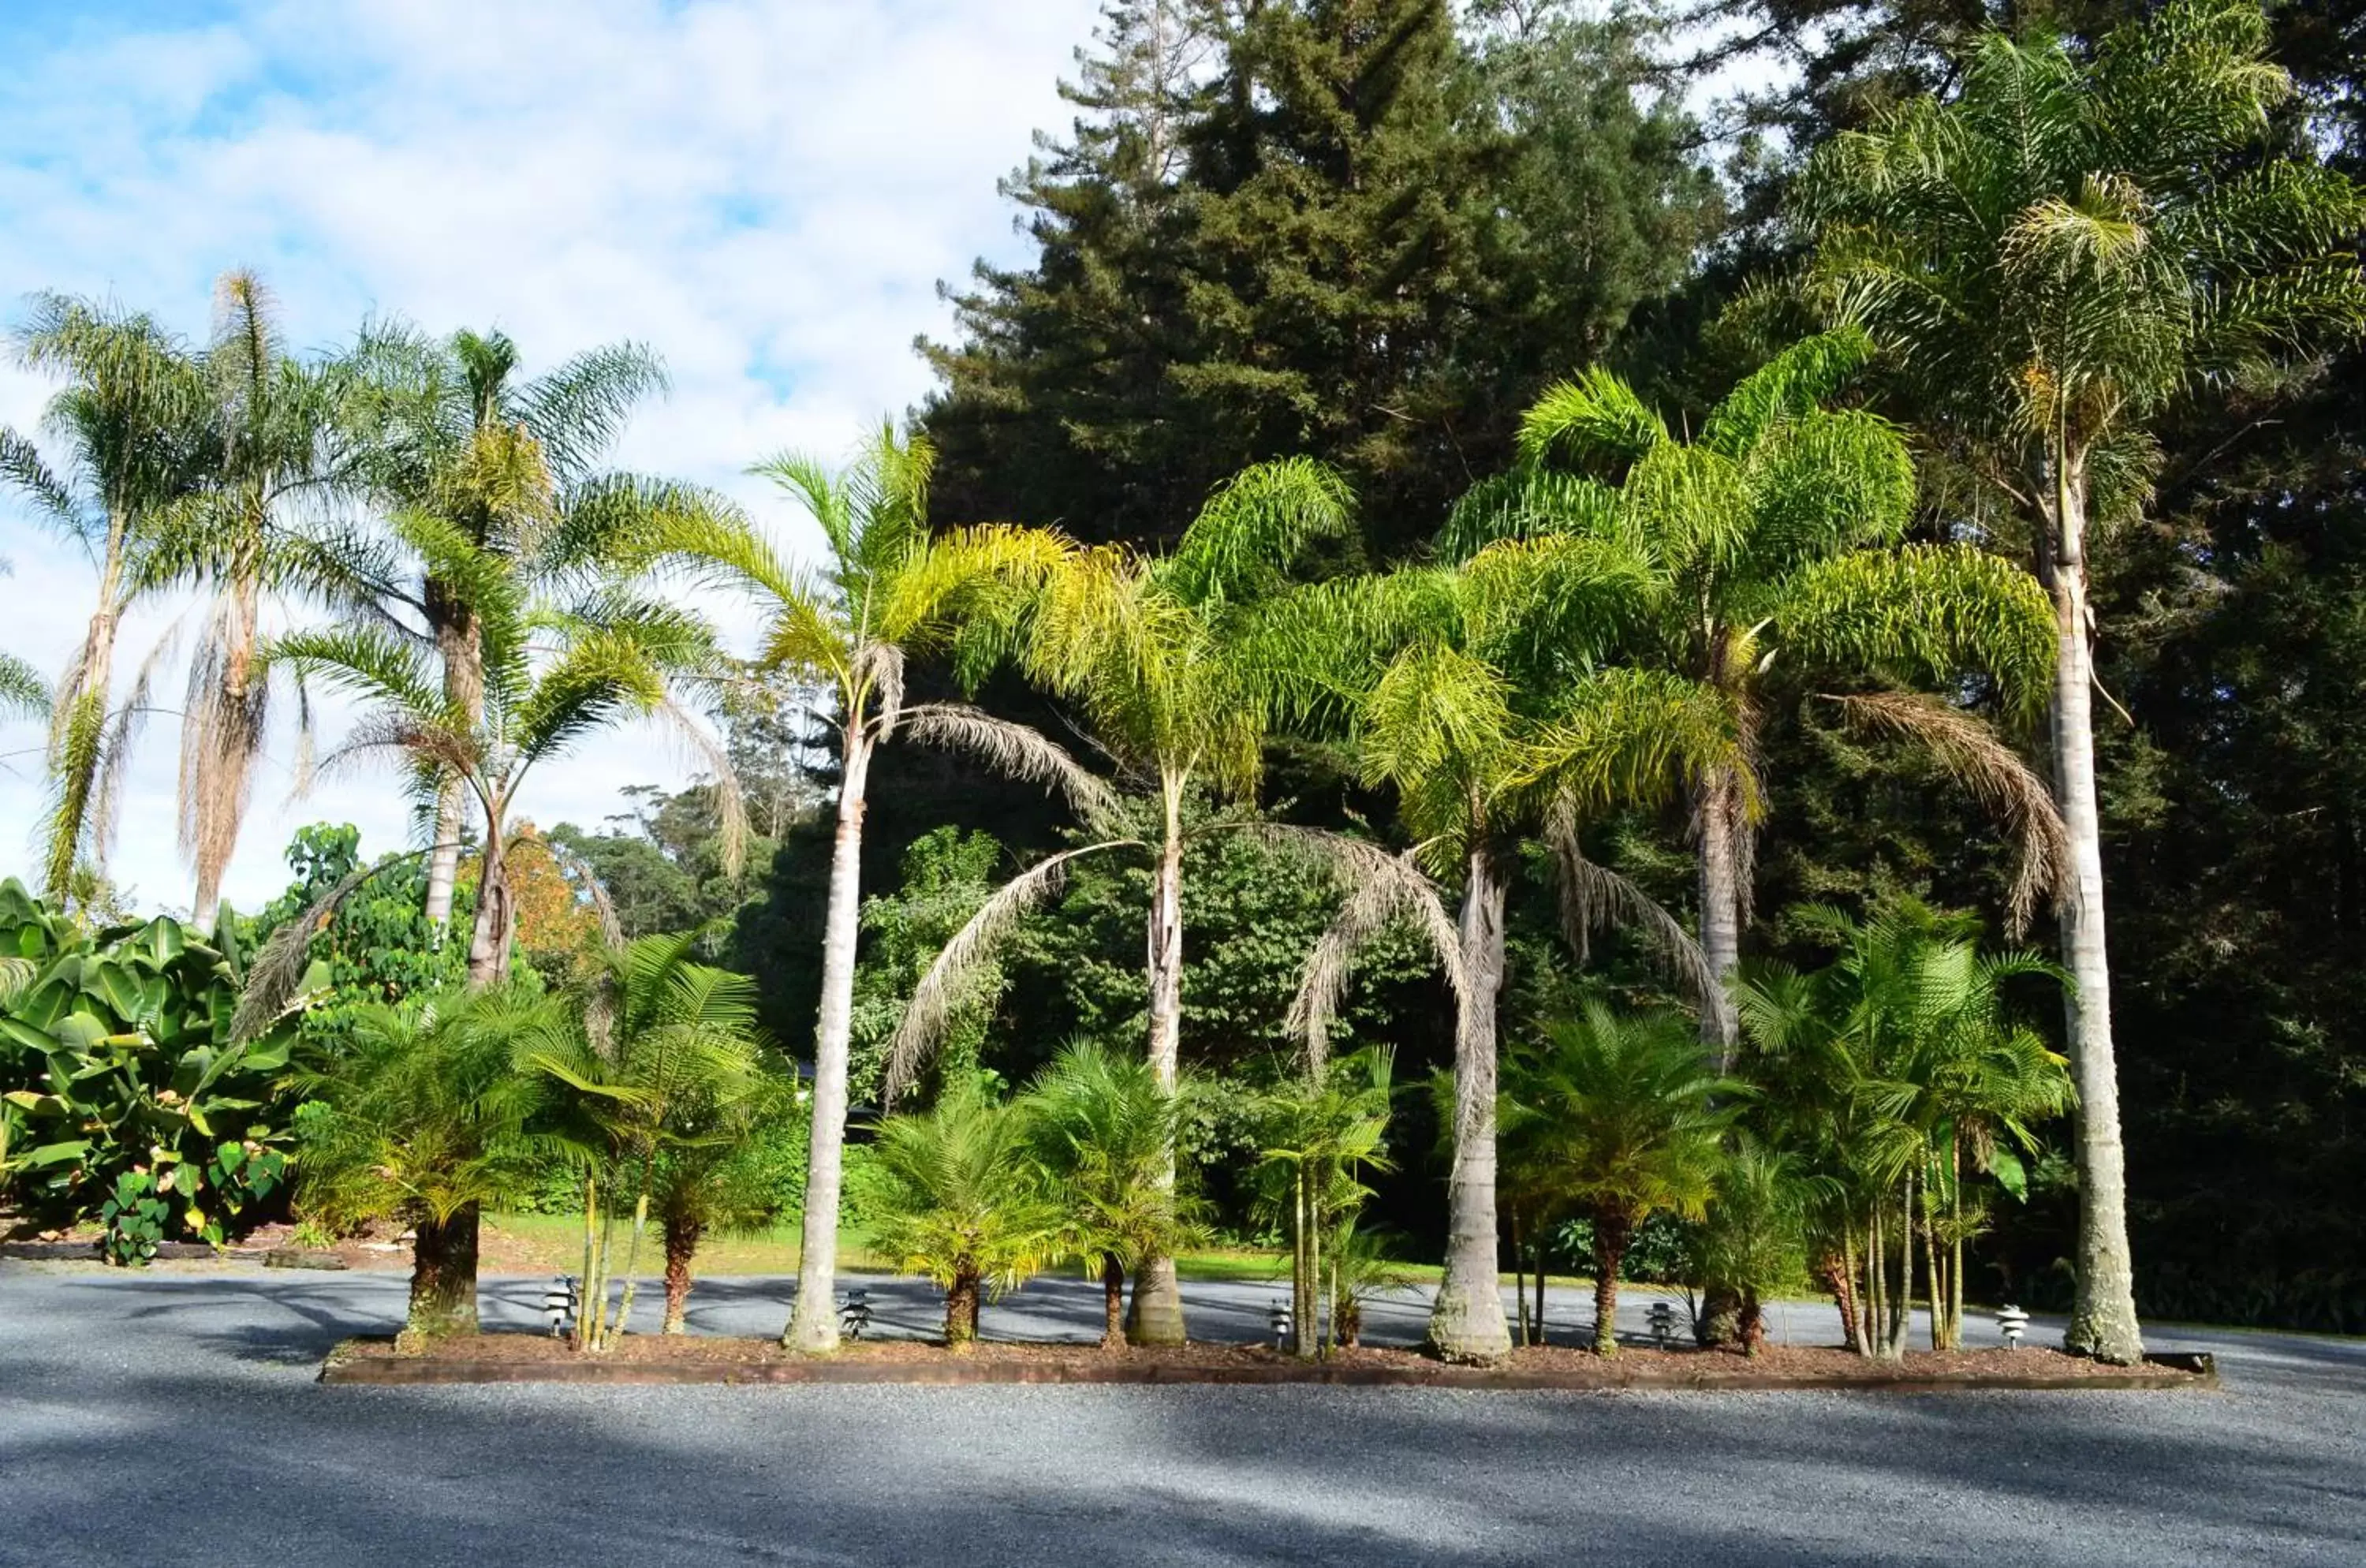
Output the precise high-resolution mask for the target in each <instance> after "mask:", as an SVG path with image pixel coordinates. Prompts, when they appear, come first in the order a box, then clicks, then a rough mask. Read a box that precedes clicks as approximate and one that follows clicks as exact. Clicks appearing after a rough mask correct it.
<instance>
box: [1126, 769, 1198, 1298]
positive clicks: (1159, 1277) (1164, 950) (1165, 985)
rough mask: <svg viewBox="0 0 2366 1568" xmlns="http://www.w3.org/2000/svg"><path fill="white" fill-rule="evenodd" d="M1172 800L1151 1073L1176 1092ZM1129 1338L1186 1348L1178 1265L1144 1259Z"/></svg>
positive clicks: (1175, 833)
mask: <svg viewBox="0 0 2366 1568" xmlns="http://www.w3.org/2000/svg"><path fill="white" fill-rule="evenodd" d="M1163 793H1164V795H1165V797H1166V841H1165V842H1164V843H1163V844H1162V845H1161V846H1160V848H1159V854H1158V878H1157V882H1156V885H1155V886H1154V887H1153V888H1152V890H1151V896H1150V931H1149V973H1150V1070H1151V1072H1152V1073H1153V1075H1155V1077H1157V1079H1158V1087H1159V1088H1160V1089H1164V1090H1165V1091H1166V1092H1167V1093H1169V1094H1172V1093H1174V1092H1175V1085H1176V1081H1177V1073H1178V1071H1179V1070H1180V1064H1181V1047H1182V1038H1183V794H1182V784H1181V781H1180V780H1178V779H1169V780H1168V781H1167V782H1166V785H1165V787H1164V791H1163ZM1158 1180H1159V1182H1160V1185H1161V1186H1163V1187H1164V1188H1166V1190H1169V1191H1171V1190H1174V1186H1175V1151H1174V1150H1173V1149H1172V1148H1171V1147H1170V1148H1169V1149H1168V1150H1167V1151H1166V1159H1165V1162H1164V1166H1163V1168H1162V1170H1161V1171H1160V1173H1159V1176H1158ZM1126 1335H1127V1337H1129V1338H1131V1339H1132V1341H1133V1342H1134V1343H1135V1344H1137V1345H1180V1344H1182V1343H1183V1341H1184V1338H1185V1330H1184V1325H1183V1291H1182V1286H1181V1283H1180V1282H1179V1281H1178V1280H1177V1279H1176V1276H1175V1260H1174V1259H1173V1258H1166V1257H1159V1256H1153V1257H1149V1258H1144V1259H1143V1260H1142V1262H1141V1264H1140V1266H1139V1267H1137V1268H1136V1269H1135V1270H1134V1275H1133V1308H1132V1315H1131V1316H1130V1317H1129V1318H1128V1319H1127V1322H1126Z"/></svg>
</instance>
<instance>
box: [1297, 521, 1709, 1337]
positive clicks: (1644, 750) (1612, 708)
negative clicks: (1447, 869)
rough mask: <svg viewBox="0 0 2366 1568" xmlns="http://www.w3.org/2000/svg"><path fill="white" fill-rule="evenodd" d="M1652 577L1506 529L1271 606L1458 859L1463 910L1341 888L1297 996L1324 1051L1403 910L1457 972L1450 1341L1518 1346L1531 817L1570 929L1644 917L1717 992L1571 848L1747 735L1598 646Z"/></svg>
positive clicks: (1581, 545)
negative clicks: (1362, 953) (1519, 1125)
mask: <svg viewBox="0 0 2366 1568" xmlns="http://www.w3.org/2000/svg"><path fill="white" fill-rule="evenodd" d="M1642 579H1643V571H1642V568H1641V566H1640V564H1639V562H1637V561H1635V560H1633V559H1632V558H1629V557H1628V556H1626V555H1625V554H1624V553H1623V552H1621V551H1620V550H1619V549H1617V547H1615V545H1607V544H1603V543H1601V542H1598V541H1591V540H1583V539H1567V538H1561V539H1554V540H1550V541H1543V542H1535V543H1531V542H1527V541H1509V542H1505V543H1501V544H1497V545H1494V546H1493V547H1489V548H1487V549H1485V550H1482V552H1480V553H1479V554H1478V555H1477V556H1475V557H1473V558H1471V559H1470V561H1468V562H1466V563H1465V564H1464V565H1463V566H1461V567H1460V568H1459V569H1423V570H1413V571H1406V572H1399V573H1394V574H1391V575H1390V576H1388V577H1381V578H1367V579H1358V580H1349V581H1342V582H1339V583H1335V584H1325V585H1323V586H1321V587H1319V588H1316V589H1313V590H1310V591H1307V592H1301V593H1300V594H1296V595H1292V596H1290V598H1289V599H1288V600H1285V601H1279V602H1277V604H1276V605H1275V606H1274V609H1273V612H1272V613H1271V614H1270V615H1268V616H1267V617H1266V620H1265V623H1264V625H1263V626H1261V628H1260V641H1261V646H1262V648H1263V650H1264V652H1265V654H1266V662H1267V664H1268V667H1269V668H1270V669H1271V670H1272V671H1274V673H1273V675H1272V677H1271V678H1272V679H1273V680H1274V681H1275V682H1276V683H1277V685H1278V686H1279V689H1280V690H1281V691H1282V692H1283V693H1284V694H1285V696H1284V699H1283V700H1284V702H1285V705H1288V706H1290V708H1292V709H1293V710H1294V711H1295V712H1296V713H1297V714H1299V716H1301V717H1302V718H1305V719H1308V720H1318V721H1319V720H1323V719H1324V718H1325V717H1326V716H1328V717H1329V718H1330V719H1331V720H1333V721H1335V723H1337V724H1338V726H1339V727H1340V728H1342V729H1343V730H1344V733H1345V734H1346V739H1347V744H1348V747H1349V750H1350V753H1351V755H1352V757H1353V759H1354V761H1355V765H1356V767H1357V769H1358V772H1359V773H1360V774H1361V776H1362V778H1363V780H1364V782H1365V783H1366V784H1371V785H1382V784H1385V785H1389V786H1391V787H1392V788H1393V789H1394V790H1395V791H1396V793H1397V796H1398V802H1399V814H1400V816H1401V817H1402V818H1403V821H1404V824H1405V826H1406V828H1407V829H1408V830H1409V831H1411V832H1412V833H1413V835H1414V837H1415V838H1416V839H1417V840H1419V841H1420V845H1421V851H1420V853H1421V855H1422V856H1423V857H1425V858H1427V859H1428V860H1430V861H1431V863H1434V864H1439V865H1441V866H1451V867H1454V868H1456V869H1457V870H1459V873H1460V879H1461V910H1460V915H1459V920H1456V921H1453V922H1448V921H1447V920H1445V919H1443V918H1442V917H1440V918H1437V919H1428V918H1425V907H1424V906H1423V905H1422V904H1420V903H1414V902H1407V901H1405V900H1404V899H1403V898H1401V897H1399V889H1398V888H1396V887H1392V886H1390V885H1388V884H1386V883H1381V882H1378V881H1374V882H1370V883H1368V884H1367V885H1366V886H1364V887H1363V888H1362V889H1361V890H1360V891H1358V893H1357V894H1356V895H1355V896H1353V897H1351V898H1350V899H1349V901H1348V903H1347V905H1346V908H1345V909H1344V910H1343V912H1342V915H1341V917H1340V919H1339V920H1338V922H1337V923H1336V924H1335V926H1334V928H1333V930H1332V931H1330V932H1328V933H1326V935H1325V936H1324V940H1323V942H1322V943H1321V944H1319V945H1318V947H1317V949H1316V951H1315V953H1314V954H1313V957H1312V959H1311V960H1310V964H1309V967H1308V976H1307V983H1306V987H1305V989H1304V991H1303V993H1302V994H1301V999H1300V1005H1299V1010H1298V1017H1299V1021H1300V1022H1301V1024H1302V1025H1303V1026H1304V1028H1305V1029H1306V1031H1307V1042H1308V1046H1309V1050H1310V1052H1311V1053H1313V1054H1314V1055H1319V1054H1320V1052H1321V1049H1322V1046H1323V1043H1324V1036H1325V1034H1326V1033H1327V1032H1328V1028H1329V1018H1330V1014H1331V1011H1332V1008H1333V1003H1334V999H1335V997H1336V995H1337V993H1338V990H1339V987H1340V986H1341V985H1342V984H1343V983H1344V979H1345V973H1346V963H1347V960H1348V959H1349V957H1350V956H1351V955H1352V953H1353V950H1354V947H1355V945H1356V944H1357V942H1358V941H1359V940H1360V939H1361V938H1362V937H1363V936H1364V935H1366V934H1367V933H1369V931H1372V930H1373V929H1374V928H1376V927H1377V926H1379V925H1380V924H1382V923H1384V922H1386V921H1389V920H1391V919H1399V918H1402V917H1403V916H1404V915H1406V914H1412V915H1414V916H1415V917H1416V919H1415V921H1414V923H1415V925H1416V926H1417V927H1418V928H1419V929H1421V930H1423V931H1426V932H1427V933H1428V934H1429V935H1430V937H1431V940H1432V942H1433V945H1434V946H1435V947H1436V948H1437V953H1438V955H1439V957H1440V959H1441V961H1442V962H1443V963H1444V964H1445V965H1446V969H1447V973H1448V976H1449V978H1450V979H1452V980H1453V981H1454V983H1455V987H1456V990H1457V993H1458V1004H1459V1005H1458V1009H1457V1020H1456V1027H1455V1056H1454V1089H1455V1106H1454V1111H1453V1116H1452V1121H1451V1128H1452V1134H1453V1155H1452V1159H1453V1165H1452V1170H1451V1174H1450V1176H1449V1177H1448V1242H1447V1247H1448V1252H1447V1266H1446V1275H1445V1278H1444V1280H1442V1281H1441V1283H1440V1285H1439V1287H1438V1291H1437V1297H1436V1299H1435V1302H1434V1303H1433V1307H1432V1313H1431V1319H1430V1341H1431V1344H1432V1346H1433V1347H1434V1348H1436V1349H1437V1351H1438V1352H1439V1353H1440V1354H1441V1355H1444V1356H1447V1357H1449V1358H1452V1359H1472V1360H1492V1359H1500V1358H1501V1357H1503V1356H1504V1355H1505V1354H1507V1353H1508V1352H1509V1351H1510V1349H1511V1335H1510V1330H1509V1328H1508V1326H1507V1325H1506V1324H1505V1322H1504V1308H1503V1297H1502V1292H1501V1290H1500V1288H1499V1286H1498V1282H1497V1271H1496V1255H1497V1239H1496V1238H1497V1213H1496V1174H1497V1170H1496V1147H1495V1134H1496V1129H1495V1103H1496V1077H1497V1029H1498V1023H1497V1010H1498V998H1499V994H1500V992H1501V990H1502V987H1503V982H1504V935H1505V932H1504V906H1505V899H1506V896H1507V892H1508V886H1509V882H1508V875H1509V870H1510V867H1511V865H1512V863H1513V861H1512V857H1513V854H1514V852H1515V848H1516V846H1517V843H1518V841H1519V838H1520V835H1521V834H1523V833H1524V832H1527V831H1529V830H1532V829H1533V830H1538V831H1541V832H1542V833H1544V834H1545V836H1546V837H1547V838H1548V839H1549V840H1550V842H1551V844H1552V847H1553V849H1554V852H1555V860H1556V862H1557V866H1558V869H1559V871H1560V874H1561V877H1562V880H1563V892H1564V907H1565V912H1566V913H1567V914H1568V915H1569V916H1570V917H1571V923H1572V938H1573V939H1576V940H1583V927H1584V926H1585V925H1586V924H1588V923H1591V922H1592V921H1593V920H1594V919H1597V918H1598V917H1600V916H1602V915H1605V914H1607V913H1611V912H1614V911H1615V912H1617V913H1618V914H1621V915H1623V916H1628V917H1631V918H1634V919H1639V920H1640V921H1642V922H1643V923H1644V924H1645V925H1646V926H1647V928H1649V930H1650V932H1651V935H1652V937H1653V938H1654V939H1655V941H1656V942H1657V943H1658V945H1659V946H1660V947H1661V948H1662V951H1663V952H1665V953H1668V954H1670V955H1671V956H1672V957H1673V959H1674V960H1675V961H1676V964H1677V966H1678V967H1679V968H1680V969H1681V970H1682V971H1684V974H1685V976H1686V978H1687V980H1688V981H1689V984H1690V988H1692V989H1693V990H1694V991H1695V992H1696V993H1697V994H1699V995H1701V996H1702V998H1703V1005H1704V1006H1705V1007H1706V1006H1708V1005H1711V998H1710V995H1709V993H1710V992H1711V991H1712V990H1713V988H1714V981H1713V980H1712V979H1711V978H1710V976H1708V974H1707V969H1706V966H1705V964H1703V962H1702V960H1701V958H1700V955H1699V953H1698V950H1697V949H1696V947H1695V945H1694V944H1693V943H1692V942H1690V940H1689V939H1688V938H1686V937H1685V936H1684V933H1683V932H1682V931H1681V930H1680V929H1679V928H1677V927H1676V925H1675V922H1674V921H1673V920H1672V919H1669V918H1668V917H1667V916H1666V915H1665V913H1664V912H1662V911H1661V910H1660V909H1659V908H1657V906H1655V905H1653V904H1651V901H1650V900H1649V899H1648V898H1645V897H1643V896H1642V895H1641V894H1640V893H1639V891H1637V890H1636V889H1635V888H1634V887H1633V886H1631V885H1629V884H1628V883H1626V882H1625V881H1624V880H1623V879H1621V878H1619V877H1617V876H1616V875H1615V874H1612V873H1611V872H1609V871H1608V870H1607V869H1606V868H1604V867H1601V866H1598V865H1595V864H1594V863H1591V862H1589V861H1587V860H1586V859H1585V858H1584V856H1583V853H1582V852H1581V851H1580V849H1579V833H1578V828H1579V825H1580V823H1581V822H1582V821H1583V819H1584V818H1586V817H1587V816H1588V815H1589V814H1592V813H1594V812H1598V811H1601V810H1604V809H1607V808H1613V807H1618V806H1622V805H1626V804H1629V803H1634V802H1641V801H1648V800H1650V799H1651V798H1652V797H1653V796H1655V795H1663V794H1666V793H1671V792H1673V791H1675V790H1678V789H1681V788H1682V787H1684V784H1685V783H1686V782H1687V781H1689V780H1691V779H1693V778H1696V777H1697V776H1699V775H1700V774H1701V773H1703V772H1705V771H1707V770H1709V769H1714V768H1718V767H1731V766H1734V765H1735V760H1736V748H1737V744H1738V740H1739V737H1738V735H1737V734H1736V732H1735V729H1734V727H1733V722H1732V716H1731V713H1730V711H1729V708H1728V706H1727V705H1726V704H1725V703H1724V701H1723V700H1722V698H1721V695H1720V694H1718V692H1716V691H1715V690H1714V689H1713V688H1711V687H1708V686H1707V685H1704V684H1701V683H1697V682H1691V681H1687V680H1684V679H1682V678H1680V677H1677V676H1674V675H1672V674H1668V673H1664V672H1658V671H1636V670H1627V669H1603V668H1601V667H1599V666H1598V665H1596V664H1594V660H1593V657H1592V655H1593V653H1594V650H1595V649H1599V648H1600V647H1601V646H1602V645H1603V644H1604V643H1606V642H1607V641H1608V640H1609V639H1610V637H1612V636H1613V635H1614V634H1615V632H1616V630H1617V624H1618V623H1617V619H1616V615H1617V609H1618V606H1619V604H1620V602H1621V600H1622V598H1623V597H1624V596H1626V595H1628V594H1630V593H1632V592H1637V591H1638V589H1639V584H1640V582H1641V581H1642Z"/></svg>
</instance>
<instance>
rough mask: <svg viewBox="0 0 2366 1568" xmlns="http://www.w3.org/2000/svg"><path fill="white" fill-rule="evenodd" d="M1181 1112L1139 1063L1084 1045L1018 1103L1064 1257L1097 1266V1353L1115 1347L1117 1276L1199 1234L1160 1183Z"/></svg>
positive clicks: (1184, 1205) (1194, 1220)
mask: <svg viewBox="0 0 2366 1568" xmlns="http://www.w3.org/2000/svg"><path fill="white" fill-rule="evenodd" d="M1187 1082H1188V1080H1187ZM1185 1103H1186V1096H1185V1095H1184V1094H1183V1093H1180V1092H1178V1093H1174V1094H1170V1093H1168V1092H1167V1091H1166V1089H1165V1088H1164V1087H1163V1086H1162V1085H1161V1084H1160V1083H1159V1081H1158V1078H1157V1076H1156V1075H1155V1073H1154V1072H1152V1070H1151V1067H1150V1064H1149V1063H1147V1062H1145V1061H1143V1060H1141V1059H1140V1058H1138V1057H1133V1056H1126V1055H1119V1054H1117V1053H1115V1052H1112V1051H1110V1050H1108V1049H1106V1048H1105V1047H1103V1046H1101V1045H1099V1044H1098V1043H1094V1042H1092V1041H1079V1042H1077V1043H1074V1044H1071V1045H1068V1046H1066V1047H1065V1048H1064V1049H1063V1050H1062V1051H1061V1053H1060V1054H1059V1055H1057V1056H1056V1057H1054V1058H1053V1061H1052V1064H1051V1066H1047V1067H1045V1068H1044V1069H1043V1070H1042V1072H1041V1073H1039V1074H1037V1075H1036V1076H1035V1078H1034V1079H1033V1081H1032V1082H1031V1083H1030V1084H1029V1085H1028V1086H1027V1092H1026V1094H1025V1095H1024V1096H1023V1097H1022V1098H1021V1099H1020V1101H1019V1109H1020V1114H1021V1115H1022V1116H1023V1118H1024V1119H1025V1122H1026V1126H1027V1131H1028V1142H1029V1145H1030V1148H1031V1152H1032V1157H1033V1158H1034V1160H1035V1162H1036V1163H1037V1164H1038V1165H1039V1166H1041V1167H1042V1169H1043V1171H1044V1173H1045V1175H1046V1177H1047V1178H1048V1179H1049V1180H1050V1182H1051V1190H1052V1191H1053V1194H1054V1196H1055V1199H1056V1201H1057V1202H1058V1203H1059V1205H1060V1206H1061V1208H1062V1209H1063V1210H1064V1211H1065V1214H1066V1223H1067V1231H1068V1234H1067V1237H1066V1240H1065V1250H1066V1251H1069V1252H1073V1253H1075V1254H1076V1255H1078V1256H1080V1257H1083V1258H1086V1259H1087V1260H1088V1261H1096V1262H1097V1263H1098V1268H1099V1270H1100V1280H1101V1297H1102V1326H1101V1348H1103V1349H1104V1350H1114V1349H1118V1348H1121V1347H1122V1346H1123V1345H1124V1343H1125V1324H1124V1312H1125V1280H1126V1276H1127V1275H1128V1274H1130V1273H1132V1272H1135V1271H1137V1270H1139V1269H1141V1267H1142V1265H1143V1263H1144V1261H1145V1260H1146V1259H1149V1258H1172V1257H1174V1256H1175V1255H1176V1253H1177V1252H1178V1251H1180V1250H1182V1249H1183V1248H1184V1247H1189V1246H1190V1245H1192V1244H1193V1243H1194V1242H1196V1241H1198V1240H1200V1238H1201V1237H1202V1236H1203V1235H1205V1230H1204V1227H1202V1226H1201V1225H1200V1224H1199V1223H1198V1209H1199V1205H1197V1204H1196V1203H1194V1202H1193V1201H1191V1199H1190V1198H1189V1196H1188V1195H1187V1194H1186V1193H1185V1192H1183V1191H1182V1190H1180V1188H1179V1187H1178V1185H1177V1183H1176V1182H1174V1181H1170V1180H1168V1179H1167V1177H1168V1174H1169V1172H1170V1170H1171V1166H1170V1164H1169V1161H1170V1160H1171V1158H1172V1157H1173V1150H1174V1148H1175V1140H1176V1137H1177V1134H1178V1132H1179V1130H1180V1123H1181V1121H1182V1117H1183V1108H1184V1105H1185Z"/></svg>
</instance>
